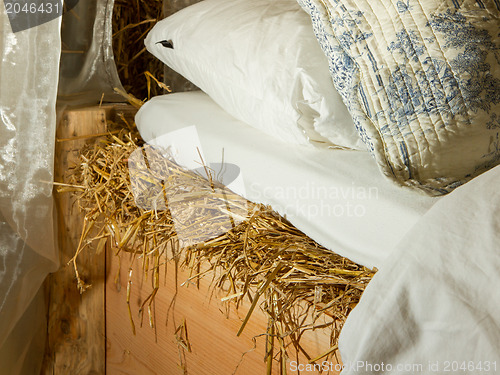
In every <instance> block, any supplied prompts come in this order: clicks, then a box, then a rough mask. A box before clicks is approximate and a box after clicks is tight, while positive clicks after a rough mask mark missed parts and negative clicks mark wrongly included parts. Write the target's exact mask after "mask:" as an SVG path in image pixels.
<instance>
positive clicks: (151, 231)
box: [60, 125, 374, 368]
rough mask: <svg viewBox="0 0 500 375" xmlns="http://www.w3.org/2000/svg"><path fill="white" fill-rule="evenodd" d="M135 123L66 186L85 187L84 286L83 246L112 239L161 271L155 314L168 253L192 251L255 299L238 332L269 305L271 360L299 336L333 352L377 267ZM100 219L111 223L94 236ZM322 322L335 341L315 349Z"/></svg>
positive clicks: (195, 262)
mask: <svg viewBox="0 0 500 375" xmlns="http://www.w3.org/2000/svg"><path fill="white" fill-rule="evenodd" d="M128 126H129V128H128V129H123V128H122V129H121V130H114V131H111V132H110V134H109V136H107V137H105V138H101V139H100V140H99V141H98V142H96V143H94V144H92V145H89V146H88V147H87V148H86V149H84V150H83V152H82V154H81V166H80V169H78V170H75V173H74V174H73V175H72V176H71V179H72V181H71V184H70V185H71V186H61V187H60V190H61V191H67V190H72V191H76V193H77V195H78V202H79V206H80V209H81V210H82V211H83V212H84V213H85V223H86V224H85V227H84V228H83V234H82V240H81V241H80V245H79V248H78V249H77V251H76V254H75V258H74V259H73V262H74V265H75V271H76V273H77V279H78V285H79V287H80V289H81V290H82V291H83V290H84V289H85V287H86V284H85V282H84V280H81V279H80V277H79V275H78V270H77V257H78V254H79V253H80V252H81V251H84V250H85V249H86V248H87V247H88V245H89V244H91V243H93V242H95V241H97V246H94V247H93V248H96V249H97V250H96V251H100V249H102V248H103V247H104V243H105V242H106V240H107V239H111V242H112V244H113V245H114V247H115V248H116V249H117V250H116V252H117V254H120V253H123V252H127V253H131V254H132V256H133V257H134V259H135V260H136V261H141V262H142V269H143V271H144V273H145V274H147V275H149V276H150V277H151V280H152V283H153V286H154V290H153V292H152V293H151V295H149V296H148V297H147V298H146V299H145V300H144V301H143V303H142V307H141V311H143V312H144V311H149V313H150V320H151V319H153V318H152V317H151V305H152V303H153V301H154V297H155V295H156V293H157V291H158V289H159V288H160V287H161V286H160V274H161V272H162V271H161V269H162V267H163V265H164V264H165V259H166V258H168V259H172V258H175V259H176V261H179V259H182V260H181V264H182V265H183V266H184V267H187V268H188V269H189V270H190V271H191V274H192V277H191V279H190V280H194V281H196V280H197V279H198V278H201V277H206V276H210V277H215V278H214V281H213V282H212V288H213V289H214V290H216V291H219V292H220V293H223V294H224V296H223V298H222V300H223V301H227V303H234V304H236V306H239V305H240V304H241V302H242V301H243V299H244V298H249V299H250V300H251V301H252V302H251V308H250V310H249V312H248V314H247V316H246V318H245V319H244V321H243V323H242V325H241V328H240V330H239V332H238V335H239V334H240V333H241V332H242V331H243V330H244V328H245V326H246V324H247V322H248V321H249V319H250V317H251V314H252V312H253V311H254V309H255V308H256V307H257V306H258V307H260V308H261V309H262V310H263V311H265V312H266V313H267V315H268V317H269V328H268V332H267V333H266V334H267V337H268V338H267V341H268V345H267V347H268V360H269V361H272V360H273V359H276V358H278V359H279V360H281V361H284V360H285V358H286V356H287V348H288V347H289V346H290V345H292V346H293V347H295V348H296V349H297V350H298V351H301V352H303V353H304V355H305V356H306V357H307V358H308V359H309V360H310V361H317V360H320V359H322V358H324V357H328V356H330V355H332V353H333V352H334V351H335V349H336V345H337V340H338V334H339V332H340V328H341V327H342V325H343V323H344V321H345V319H346V318H347V316H348V314H349V313H350V311H351V310H352V308H353V307H354V306H355V305H356V304H357V303H358V301H359V298H360V296H361V294H362V292H363V290H364V289H365V286H366V285H367V283H368V282H369V281H370V280H371V278H372V276H373V274H374V272H373V271H371V270H369V269H366V268H364V267H362V266H359V265H357V264H355V263H353V262H351V261H349V260H348V259H346V258H343V257H341V256H339V255H337V254H335V253H333V252H331V251H329V250H327V249H325V248H323V247H321V246H320V245H318V244H317V243H316V242H314V241H313V240H312V239H310V238H309V237H307V236H306V235H305V234H303V233H302V232H300V231H299V230H297V229H296V228H295V227H294V226H293V225H291V224H290V223H289V222H288V221H287V220H286V219H284V218H283V217H281V216H279V215H278V214H277V213H275V212H274V211H273V210H272V209H271V207H268V206H264V205H262V204H255V203H253V202H250V201H247V200H245V199H243V198H241V197H240V196H238V195H236V194H234V193H233V192H231V191H230V190H228V189H227V188H225V187H224V186H223V185H222V184H220V183H219V182H217V178H216V174H215V171H211V170H209V169H205V175H206V176H207V175H208V176H209V178H208V180H207V179H206V178H203V177H202V176H201V175H200V174H199V173H196V172H194V171H187V170H185V169H183V168H181V167H179V166H178V165H177V164H176V163H175V162H174V161H173V160H172V158H170V157H169V156H168V152H167V153H166V151H165V150H160V149H157V148H154V147H152V146H149V145H144V144H143V142H142V140H141V139H140V137H139V135H138V133H137V132H136V131H135V129H134V128H133V126H132V125H128ZM200 165H202V161H200ZM204 168H205V167H204ZM98 222H101V223H103V225H102V227H100V229H99V231H98V234H97V235H95V236H93V237H90V236H89V233H90V229H91V228H92V227H94V226H95V225H96V223H98ZM214 275H216V276H214ZM129 288H130V283H129ZM127 294H128V296H129V295H130V291H128V293H127ZM128 298H129V297H128ZM129 313H130V307H129ZM320 317H321V319H320ZM325 317H326V318H325ZM130 318H131V322H132V325H133V326H134V323H133V319H132V315H130ZM318 328H323V329H329V330H331V348H325V353H323V354H321V355H319V356H317V357H315V358H313V357H311V354H310V353H306V352H305V351H304V350H303V349H302V347H301V345H300V339H301V337H302V335H303V334H304V333H305V332H306V331H308V330H313V329H318ZM272 348H278V350H276V349H275V352H273V349H272ZM315 354H317V353H315ZM283 363H284V362H283ZM269 368H270V367H269Z"/></svg>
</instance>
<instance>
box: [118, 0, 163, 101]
mask: <svg viewBox="0 0 500 375" xmlns="http://www.w3.org/2000/svg"><path fill="white" fill-rule="evenodd" d="M162 7H163V0H137V1H126V0H115V3H114V8H113V22H112V23H113V53H114V57H115V62H116V67H117V70H118V76H119V77H120V81H121V83H122V85H123V88H124V89H125V91H126V92H128V93H131V94H132V95H134V96H136V97H137V98H141V99H146V98H149V97H150V96H154V95H160V94H163V93H164V91H163V90H162V88H160V87H157V86H156V85H153V86H152V87H151V92H148V87H147V81H146V80H145V74H146V72H149V73H151V74H152V75H153V76H154V77H157V78H158V80H159V81H161V82H163V78H164V73H163V69H164V65H163V63H162V62H161V61H160V60H158V59H156V58H154V57H153V56H152V55H151V54H150V53H149V52H147V50H146V47H144V38H145V37H146V35H147V33H148V32H149V31H150V30H151V29H152V28H153V26H154V25H155V23H156V22H157V21H158V20H160V19H162V18H163V14H162Z"/></svg>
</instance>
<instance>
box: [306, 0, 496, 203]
mask: <svg viewBox="0 0 500 375" xmlns="http://www.w3.org/2000/svg"><path fill="white" fill-rule="evenodd" d="M298 2H299V3H300V5H301V6H302V7H303V8H304V9H305V10H306V11H307V12H308V13H309V15H310V16H311V19H312V21H313V27H314V30H315V33H316V37H317V39H318V41H319V43H320V45H321V47H322V49H323V51H324V52H325V54H326V55H327V57H328V59H329V63H330V73H331V75H332V78H333V82H334V85H335V87H336V88H337V90H338V91H339V92H340V94H341V95H342V98H343V100H344V102H345V103H346V105H347V106H348V108H349V110H350V113H351V115H352V116H353V119H354V122H355V125H356V128H357V129H358V132H359V133H360V136H361V138H362V139H363V141H364V142H365V143H366V144H367V146H368V148H369V149H370V150H371V151H372V153H373V154H374V156H375V159H376V160H377V162H378V164H379V166H380V168H381V170H382V172H383V173H384V174H386V175H387V176H389V177H390V178H392V179H393V180H395V181H396V182H398V183H399V184H401V185H403V186H409V187H416V188H418V189H421V190H423V191H425V192H427V193H429V194H433V195H438V194H445V193H448V192H450V191H451V190H453V189H454V188H455V187H457V186H459V185H460V184H462V183H464V182H466V181H467V180H469V179H470V178H472V177H474V176H476V175H478V174H480V173H482V172H484V171H485V170H487V169H489V168H492V167H493V166H495V165H497V164H499V163H500V149H499V146H500V145H499V132H500V115H499V114H500V26H499V25H500V22H499V20H500V17H499V16H500V0H356V1H355V0H298Z"/></svg>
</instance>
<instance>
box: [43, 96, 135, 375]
mask: <svg viewBox="0 0 500 375" xmlns="http://www.w3.org/2000/svg"><path fill="white" fill-rule="evenodd" d="M118 113H125V115H126V117H128V118H130V117H131V116H132V115H133V114H134V113H135V110H134V109H132V108H131V107H130V106H127V105H113V106H103V107H91V108H79V109H71V110H68V111H66V112H65V113H64V114H63V117H62V121H61V123H60V124H59V126H58V130H57V134H56V139H57V140H58V141H57V142H56V156H55V181H57V182H67V172H68V171H69V169H70V168H74V167H75V166H76V165H78V164H79V151H80V149H81V148H82V147H83V146H84V145H85V143H86V142H92V141H95V139H96V138H95V137H91V136H93V135H96V134H102V133H105V132H106V119H108V120H109V119H113V120H116V118H117V117H118ZM55 203H56V211H57V223H58V238H57V239H58V246H59V252H60V269H59V270H58V271H57V272H56V273H54V274H52V275H49V277H48V279H47V281H46V283H45V290H46V296H47V320H48V334H47V342H46V355H45V360H44V365H43V369H42V372H41V374H42V375H49V374H51V375H52V374H71V375H80V374H85V375H102V374H104V373H105V356H106V354H105V348H106V345H105V307H104V304H105V285H104V279H105V269H106V268H105V254H104V253H102V254H100V255H96V254H92V253H93V251H92V248H90V249H88V250H87V251H84V252H82V253H81V255H80V256H79V258H78V266H79V272H80V274H81V278H82V279H83V280H85V282H86V283H88V284H91V285H92V286H91V288H89V289H88V290H87V291H86V292H85V293H84V294H80V293H79V291H78V288H77V285H76V280H75V274H74V270H73V267H72V266H68V265H67V263H68V261H69V260H70V259H71V258H72V257H73V255H74V253H75V250H76V249H77V246H78V242H79V240H80V235H81V228H82V224H83V218H82V215H81V213H80V212H79V211H78V207H77V205H76V204H75V201H74V199H73V198H72V197H71V194H68V193H61V194H59V193H55Z"/></svg>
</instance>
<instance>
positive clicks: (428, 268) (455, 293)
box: [339, 167, 500, 375]
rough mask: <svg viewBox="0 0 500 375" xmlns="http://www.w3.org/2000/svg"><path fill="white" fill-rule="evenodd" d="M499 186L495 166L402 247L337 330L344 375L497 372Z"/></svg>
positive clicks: (428, 217)
mask: <svg viewBox="0 0 500 375" xmlns="http://www.w3.org/2000/svg"><path fill="white" fill-rule="evenodd" d="M499 186H500V167H496V168H494V169H493V170H490V171H489V172H487V173H485V174H483V175H481V176H479V177H476V178H475V179H473V180H472V181H470V182H468V183H467V184H465V185H464V186H462V187H460V188H458V189H457V190H456V191H454V192H453V193H451V194H450V195H448V196H446V197H444V198H442V199H441V200H440V201H439V202H437V203H436V204H435V205H434V206H433V207H432V208H431V209H430V210H429V211H428V212H427V213H426V214H425V215H424V216H423V217H422V218H421V219H420V221H419V222H418V223H417V224H416V225H415V227H414V228H413V229H412V230H411V231H410V232H409V233H408V234H407V235H406V237H405V238H404V239H403V240H402V241H401V242H400V244H399V245H398V246H397V248H396V250H395V251H393V253H392V254H391V256H390V257H389V258H388V259H387V261H386V263H385V264H384V265H383V266H382V267H381V268H380V271H379V272H378V273H377V274H376V275H375V277H374V278H373V280H372V281H371V282H370V284H369V286H368V287H367V289H366V291H365V292H364V295H363V297H362V298H361V301H360V303H359V304H358V306H357V307H356V308H355V309H354V310H353V311H352V313H351V315H350V316H349V317H348V319H347V321H346V323H345V325H344V328H343V330H342V333H341V337H340V344H339V346H340V350H341V356H342V359H343V361H344V364H345V369H344V371H343V372H342V374H344V375H345V374H368V373H380V374H382V373H385V374H415V373H422V374H437V373H455V374H457V373H460V374H494V373H498V372H500V314H499V311H500V293H499V285H500V272H499V270H500V214H499V213H500V190H499V189H498V187H499ZM370 366H371V367H370ZM375 366H377V367H376V368H375Z"/></svg>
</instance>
